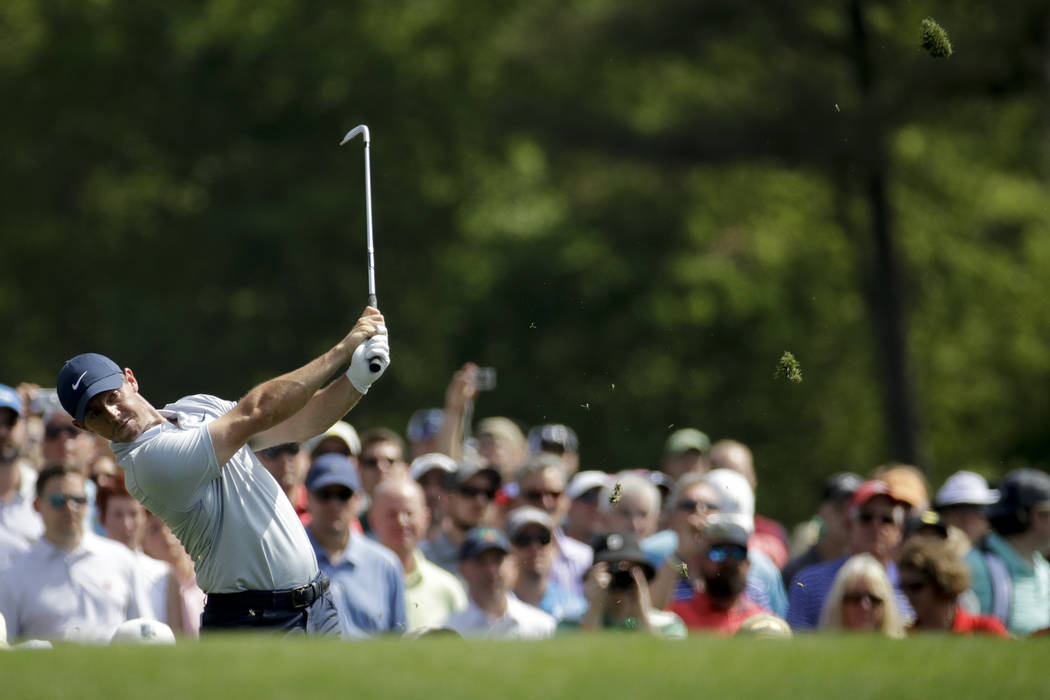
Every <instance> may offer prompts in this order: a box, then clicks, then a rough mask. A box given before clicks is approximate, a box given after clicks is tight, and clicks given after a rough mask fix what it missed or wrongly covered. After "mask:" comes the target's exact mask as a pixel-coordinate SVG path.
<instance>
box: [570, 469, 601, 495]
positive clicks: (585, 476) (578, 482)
mask: <svg viewBox="0 0 1050 700" xmlns="http://www.w3.org/2000/svg"><path fill="white" fill-rule="evenodd" d="M610 483H612V476H611V475H609V474H607V473H605V472H600V471H596V470H588V471H583V472H577V473H576V475H575V476H573V477H572V481H570V482H569V485H568V486H567V487H566V489H565V493H566V495H567V496H568V497H569V500H570V501H575V500H576V499H577V498H579V497H580V496H582V495H583V494H585V493H587V492H588V491H590V490H591V489H594V488H603V487H605V486H608V485H609V484H610Z"/></svg>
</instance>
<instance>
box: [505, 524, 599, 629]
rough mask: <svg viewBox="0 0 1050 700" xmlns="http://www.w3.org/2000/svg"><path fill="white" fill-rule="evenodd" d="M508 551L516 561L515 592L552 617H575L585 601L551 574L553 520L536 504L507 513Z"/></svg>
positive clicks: (570, 618)
mask: <svg viewBox="0 0 1050 700" xmlns="http://www.w3.org/2000/svg"><path fill="white" fill-rule="evenodd" d="M507 536H508V538H509V539H510V553H511V556H512V558H513V559H514V563H515V564H516V565H517V581H516V582H515V584H514V595H516V596H517V597H518V599H519V600H521V601H523V602H526V603H528V604H529V605H534V606H536V607H537V608H539V609H540V610H542V611H544V612H545V613H547V614H549V615H550V616H552V617H553V618H554V619H555V620H557V621H559V622H561V621H562V620H567V619H568V620H575V619H578V618H579V617H580V615H582V614H583V611H584V609H586V607H587V603H586V601H585V600H584V598H583V596H582V595H579V594H577V593H574V592H572V591H570V590H568V589H566V588H565V587H564V586H562V585H561V584H559V583H558V582H557V581H555V580H553V579H552V578H551V570H552V568H553V564H554V555H555V547H556V545H555V543H554V523H553V521H552V520H551V517H550V516H549V515H548V514H547V513H546V512H545V511H542V510H540V509H539V508H534V507H532V506H522V507H521V508H516V509H514V510H512V511H511V512H510V514H508V515H507Z"/></svg>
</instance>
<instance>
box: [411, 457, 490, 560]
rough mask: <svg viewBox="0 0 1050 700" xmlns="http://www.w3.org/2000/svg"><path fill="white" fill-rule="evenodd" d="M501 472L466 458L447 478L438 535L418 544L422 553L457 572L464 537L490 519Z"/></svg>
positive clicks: (473, 459) (476, 460)
mask: <svg viewBox="0 0 1050 700" xmlns="http://www.w3.org/2000/svg"><path fill="white" fill-rule="evenodd" d="M500 482H501V479H500V473H499V472H498V471H497V470H496V469H494V468H492V467H488V466H485V464H484V463H483V462H482V461H481V460H480V459H477V458H475V457H465V458H464V459H463V460H462V461H460V462H459V463H457V465H456V470H455V471H454V472H450V473H449V474H448V476H447V477H446V482H445V483H446V486H447V488H448V508H447V509H446V511H445V517H444V518H443V519H442V521H441V529H440V532H439V533H438V535H437V536H436V537H435V538H434V539H431V540H428V541H426V542H424V543H422V544H421V545H420V549H421V550H422V551H423V554H424V556H426V558H427V559H429V560H430V561H432V562H434V563H435V564H437V565H438V566H440V567H441V568H443V569H445V570H446V571H450V572H452V573H453V574H456V575H457V576H458V575H459V551H460V548H461V547H462V545H463V538H464V536H465V535H466V534H467V533H468V532H469V531H470V530H472V529H474V528H476V527H478V526H480V525H483V524H485V523H488V522H490V521H491V518H492V514H493V499H495V498H496V492H497V491H499V487H500Z"/></svg>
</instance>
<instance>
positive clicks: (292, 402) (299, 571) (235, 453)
mask: <svg viewBox="0 0 1050 700" xmlns="http://www.w3.org/2000/svg"><path fill="white" fill-rule="evenodd" d="M347 362H349V363H350V366H349V369H348V370H347V371H346V376H340V377H339V378H338V379H336V380H335V381H332V382H331V383H327V384H326V382H327V380H328V379H329V378H330V377H332V375H333V374H335V373H336V372H338V371H339V370H340V369H341V368H342V367H344V366H345V365H346V363H347ZM370 364H371V365H372V366H373V367H374V368H375V371H373V369H372V368H370V367H369V365H370ZM389 364H390V348H389V343H388V341H387V334H386V326H385V325H384V321H383V316H382V315H381V314H380V313H379V311H377V310H376V309H374V308H372V307H367V308H366V309H365V311H364V313H363V314H362V316H361V318H359V319H358V320H357V323H356V324H355V325H354V327H353V330H351V331H350V333H349V334H348V335H347V336H346V337H345V338H343V340H341V341H340V342H339V343H337V344H336V345H335V347H333V348H332V349H331V350H329V351H328V352H326V353H324V354H323V355H321V356H320V357H318V358H316V359H315V360H313V361H312V362H310V363H309V364H307V365H305V366H303V367H300V368H299V369H297V370H295V371H293V372H289V373H288V374H284V375H281V376H279V377H277V378H275V379H271V380H269V381H267V382H264V383H263V384H260V385H259V386H257V387H255V388H254V389H252V390H251V391H250V392H248V394H247V395H246V396H245V397H244V398H242V399H241V400H240V401H239V402H237V403H236V404H235V403H232V402H230V401H224V400H222V399H219V398H216V397H214V396H208V395H205V394H196V395H193V396H187V397H185V398H182V399H180V400H178V401H176V402H175V403H171V404H168V405H167V406H165V407H164V408H162V409H160V410H157V409H156V408H154V407H153V406H152V405H151V404H150V403H149V402H148V401H147V400H146V399H145V397H143V395H142V394H141V393H140V391H139V383H138V380H137V379H136V378H135V375H134V374H133V373H132V371H131V370H130V369H124V370H121V369H120V367H119V366H118V365H117V364H115V363H114V362H113V361H112V360H110V359H109V358H107V357H105V356H103V355H98V354H95V353H86V354H83V355H77V356H76V357H74V358H73V359H71V360H69V361H68V362H66V364H65V365H64V366H63V367H62V370H61V371H60V372H59V375H58V384H57V386H58V396H59V399H60V400H61V402H62V407H63V408H64V409H65V410H66V411H67V412H68V413H69V414H70V415H72V416H73V418H74V420H75V422H76V425H77V427H79V428H81V429H83V430H88V431H90V432H92V433H95V434H96V435H100V436H102V437H104V438H106V439H108V440H110V441H111V443H112V444H111V447H112V449H113V452H114V453H115V454H116V456H117V464H118V465H119V466H120V468H121V469H123V470H124V473H125V480H126V483H127V488H128V491H129V492H130V493H131V494H132V495H133V496H134V497H135V498H137V499H138V500H139V501H141V502H142V505H144V506H145V507H146V508H147V509H148V510H149V511H151V512H152V513H154V514H156V515H158V516H159V517H160V518H161V519H162V520H163V521H164V522H165V523H167V524H168V526H169V527H170V528H171V529H172V531H173V532H174V533H175V535H176V536H177V537H178V538H179V540H180V541H181V542H182V544H183V546H184V547H185V548H186V551H188V552H189V553H190V555H191V556H192V557H193V562H194V565H195V568H196V571H197V583H198V584H199V585H200V587H201V588H202V589H203V590H204V591H205V592H206V593H207V594H208V599H207V603H206V604H205V607H204V614H203V615H202V616H201V629H202V630H214V629H233V628H240V629H243V628H253V629H258V628H270V629H279V630H286V631H287V632H288V633H289V634H295V635H300V634H311V635H313V634H320V635H338V634H340V632H341V627H340V622H339V616H338V613H337V612H336V609H335V605H334V603H333V602H332V597H331V595H330V594H329V593H328V592H327V590H328V580H327V579H326V578H324V577H323V576H322V575H321V573H320V571H319V569H318V566H317V559H316V557H315V556H314V551H313V547H312V546H310V540H309V539H308V538H307V536H306V532H305V530H304V529H303V526H302V524H301V523H300V521H299V517H298V516H297V515H296V514H295V510H294V509H293V508H292V504H291V503H290V502H289V501H288V499H287V498H286V497H285V495H284V492H283V491H282V490H281V487H280V486H279V485H278V484H277V482H276V481H274V479H273V477H272V476H270V474H269V472H267V471H266V469H265V468H264V467H263V466H262V464H261V463H260V462H259V461H258V459H257V458H256V457H255V455H254V454H252V453H253V451H255V450H261V449H264V448H266V447H271V446H273V445H281V444H284V443H288V442H302V441H304V440H306V439H307V438H310V437H313V436H314V435H318V434H320V433H323V432H324V431H325V430H327V429H328V428H329V427H331V425H332V424H333V423H335V422H336V421H337V420H339V419H340V418H342V417H343V415H344V414H346V412H347V411H349V410H350V409H351V408H352V407H353V406H354V405H355V404H356V403H357V402H358V400H360V398H361V396H363V395H364V394H365V393H366V392H367V391H368V389H369V387H370V386H371V385H372V383H373V382H375V381H376V380H377V379H378V378H379V377H380V376H381V375H382V374H383V372H384V371H385V370H386V367H387V366H388V365H389Z"/></svg>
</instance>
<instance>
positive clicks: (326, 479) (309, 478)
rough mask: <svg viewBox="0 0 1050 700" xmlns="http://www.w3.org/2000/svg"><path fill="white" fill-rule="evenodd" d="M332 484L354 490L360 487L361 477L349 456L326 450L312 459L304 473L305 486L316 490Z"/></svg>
mask: <svg viewBox="0 0 1050 700" xmlns="http://www.w3.org/2000/svg"><path fill="white" fill-rule="evenodd" d="M332 484H338V485H339V486H345V487H346V488H348V489H350V490H351V491H355V492H356V491H358V490H359V489H360V488H361V477H360V476H358V474H357V468H356V467H355V466H354V463H353V462H352V461H351V460H350V458H349V457H347V456H346V455H341V454H339V453H337V452H326V453H325V454H323V455H321V456H320V457H318V458H317V459H315V460H314V463H313V464H312V465H311V466H310V471H308V472H307V473H306V488H307V489H308V490H310V491H317V490H319V489H323V488H324V487H325V486H331V485H332Z"/></svg>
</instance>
